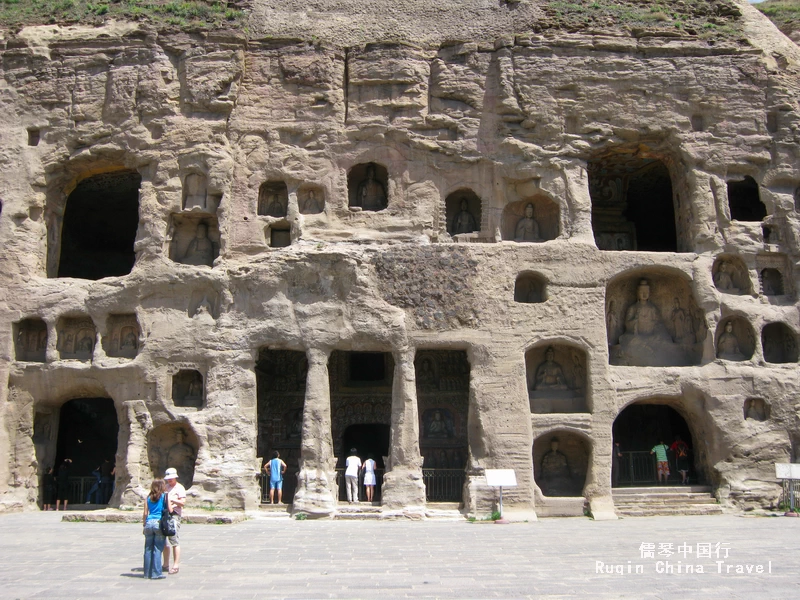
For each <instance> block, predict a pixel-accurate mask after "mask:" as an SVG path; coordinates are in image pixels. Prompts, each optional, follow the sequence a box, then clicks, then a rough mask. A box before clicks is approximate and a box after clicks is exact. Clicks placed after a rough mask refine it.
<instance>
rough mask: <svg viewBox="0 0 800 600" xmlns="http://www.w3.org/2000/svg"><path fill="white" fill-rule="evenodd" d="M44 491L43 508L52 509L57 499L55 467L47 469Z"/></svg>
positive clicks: (43, 482)
mask: <svg viewBox="0 0 800 600" xmlns="http://www.w3.org/2000/svg"><path fill="white" fill-rule="evenodd" d="M42 484H43V485H42V487H43V488H44V493H43V494H42V510H52V509H53V503H54V502H55V499H56V476H55V473H53V467H50V468H49V469H47V473H45V474H44V480H43V481H42Z"/></svg>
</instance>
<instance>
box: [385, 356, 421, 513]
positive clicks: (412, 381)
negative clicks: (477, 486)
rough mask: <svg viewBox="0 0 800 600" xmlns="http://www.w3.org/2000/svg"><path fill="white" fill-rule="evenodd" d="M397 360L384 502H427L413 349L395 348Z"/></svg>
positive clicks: (398, 505) (387, 504)
mask: <svg viewBox="0 0 800 600" xmlns="http://www.w3.org/2000/svg"><path fill="white" fill-rule="evenodd" d="M394 361H395V362H394V365H395V366H394V378H393V383H392V426H391V431H390V434H389V463H388V464H387V465H386V473H385V475H384V476H383V488H382V489H381V498H382V501H381V504H382V505H383V506H385V507H388V508H403V507H412V506H424V505H425V484H424V483H423V481H422V456H421V455H420V452H419V417H418V414H417V412H418V411H417V408H418V407H417V386H416V377H415V373H414V351H413V350H411V349H404V350H402V351H398V352H395V353H394Z"/></svg>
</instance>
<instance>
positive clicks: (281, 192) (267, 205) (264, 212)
mask: <svg viewBox="0 0 800 600" xmlns="http://www.w3.org/2000/svg"><path fill="white" fill-rule="evenodd" d="M288 210H289V190H288V188H287V187H286V183H285V182H283V181H267V182H266V183H262V184H261V187H260V188H259V189H258V214H259V215H261V216H265V217H275V218H278V219H281V218H284V217H286V214H287V212H288Z"/></svg>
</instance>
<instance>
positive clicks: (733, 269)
mask: <svg viewBox="0 0 800 600" xmlns="http://www.w3.org/2000/svg"><path fill="white" fill-rule="evenodd" d="M711 274H712V277H713V279H714V286H715V287H716V288H717V289H718V290H719V291H720V292H722V293H723V294H736V295H741V294H749V293H750V289H751V288H750V276H749V275H748V273H747V267H746V266H745V264H744V261H743V260H742V259H741V258H739V257H738V256H731V255H721V256H718V257H717V258H716V260H715V261H714V266H713V267H712V268H711Z"/></svg>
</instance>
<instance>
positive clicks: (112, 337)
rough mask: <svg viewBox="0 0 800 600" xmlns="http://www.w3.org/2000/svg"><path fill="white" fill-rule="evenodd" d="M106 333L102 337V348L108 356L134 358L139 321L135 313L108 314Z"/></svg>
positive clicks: (137, 345)
mask: <svg viewBox="0 0 800 600" xmlns="http://www.w3.org/2000/svg"><path fill="white" fill-rule="evenodd" d="M106 331H108V334H107V335H106V336H105V337H104V338H103V350H105V353H106V354H107V355H108V356H113V357H117V358H136V355H137V354H139V334H140V329H139V321H138V320H137V319H136V315H135V314H128V315H109V317H108V321H106Z"/></svg>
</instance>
